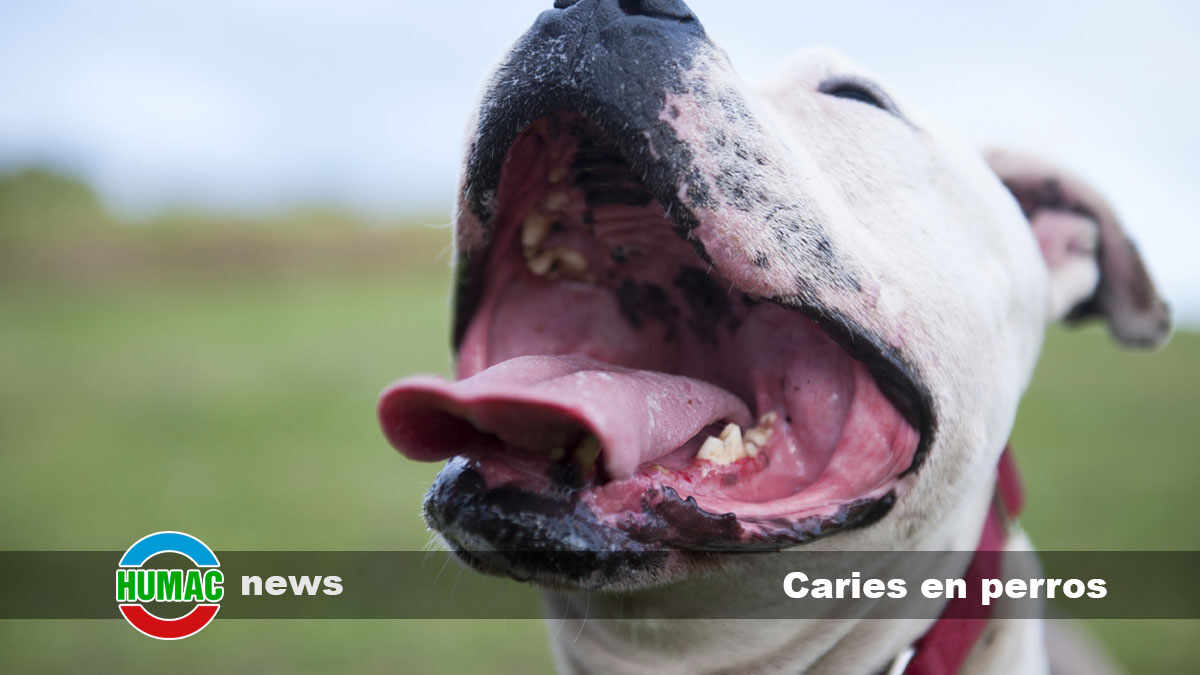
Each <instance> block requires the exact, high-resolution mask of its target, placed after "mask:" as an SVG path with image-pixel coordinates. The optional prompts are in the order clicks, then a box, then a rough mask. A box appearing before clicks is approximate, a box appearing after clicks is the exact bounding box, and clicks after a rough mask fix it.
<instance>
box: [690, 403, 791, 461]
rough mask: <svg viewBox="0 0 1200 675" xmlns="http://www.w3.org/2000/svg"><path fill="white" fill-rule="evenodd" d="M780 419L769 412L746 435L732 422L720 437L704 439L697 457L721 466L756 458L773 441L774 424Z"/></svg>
mask: <svg viewBox="0 0 1200 675" xmlns="http://www.w3.org/2000/svg"><path fill="white" fill-rule="evenodd" d="M778 418H779V416H778V415H777V414H775V413H773V412H769V413H767V414H765V415H763V416H762V417H760V418H759V420H758V426H753V427H750V428H749V429H747V430H746V432H745V433H744V434H743V433H742V428H741V427H739V426H738V425H736V424H733V423H732V422H731V423H729V424H726V425H725V428H724V429H722V430H721V433H720V435H719V436H709V437H708V438H706V439H704V442H703V443H701V444H700V451H699V452H697V453H696V457H697V458H698V459H702V460H704V461H707V462H712V463H713V464H717V465H719V466H725V465H728V464H732V463H734V462H736V461H738V460H739V459H742V458H745V457H756V456H758V452H759V450H761V449H762V448H764V447H766V445H767V442H768V441H770V440H771V432H772V428H773V424H774V423H775V420H776V419H778Z"/></svg>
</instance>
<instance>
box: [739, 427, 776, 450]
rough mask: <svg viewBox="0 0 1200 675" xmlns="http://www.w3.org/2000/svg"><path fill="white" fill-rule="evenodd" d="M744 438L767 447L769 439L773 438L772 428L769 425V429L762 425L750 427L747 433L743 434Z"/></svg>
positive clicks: (747, 441)
mask: <svg viewBox="0 0 1200 675" xmlns="http://www.w3.org/2000/svg"><path fill="white" fill-rule="evenodd" d="M743 439H744V440H745V442H746V443H753V444H754V445H757V446H758V447H760V448H762V447H765V446H766V445H767V441H768V440H770V439H771V430H770V428H769V427H768V428H767V429H763V428H762V427H750V428H749V429H747V430H746V433H745V434H743Z"/></svg>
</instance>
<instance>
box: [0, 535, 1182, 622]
mask: <svg viewBox="0 0 1200 675" xmlns="http://www.w3.org/2000/svg"><path fill="white" fill-rule="evenodd" d="M217 555H218V557H219V558H220V566H219V568H215V569H219V574H215V575H214V574H213V573H211V572H208V570H211V569H214V568H205V569H197V570H196V571H195V573H194V574H191V575H189V574H188V573H187V572H188V570H189V569H194V568H195V567H196V566H195V565H193V564H192V562H191V561H190V560H188V559H187V558H184V557H183V556H179V555H174V554H164V555H159V556H156V557H155V558H154V559H152V560H150V561H148V562H147V563H146V564H145V565H143V566H142V567H140V568H134V567H129V568H123V569H122V570H121V571H120V572H118V561H119V560H120V558H121V553H120V552H116V551H111V552H105V551H4V552H0V594H2V602H0V618H5V619H112V618H119V617H120V613H119V610H118V596H119V594H121V593H125V595H126V597H124V601H125V603H126V604H131V603H135V604H141V605H142V606H143V607H145V609H146V610H149V611H150V612H151V613H153V614H154V615H156V616H159V617H162V618H167V619H170V618H176V617H180V616H183V615H185V614H187V612H188V611H189V610H190V609H192V608H193V607H194V606H195V605H196V604H197V602H219V604H220V613H219V616H218V618H220V619H529V618H542V617H544V616H546V615H547V612H548V611H549V612H550V613H552V614H553V615H554V616H559V617H563V616H565V617H578V618H583V617H587V618H589V619H614V618H631V617H647V616H652V617H657V618H714V619H721V618H724V619H733V618H745V619H773V618H931V617H935V616H938V615H940V614H942V613H943V611H944V610H945V608H946V606H947V597H948V595H953V594H955V593H957V592H962V593H964V594H965V595H966V596H967V598H968V599H969V600H970V602H968V603H966V604H965V606H966V607H967V609H965V610H963V611H964V612H965V613H964V616H967V615H969V614H970V612H971V611H972V610H971V609H970V606H971V605H974V606H979V605H981V604H986V605H987V607H988V610H987V611H988V612H989V613H990V614H991V615H992V616H995V617H999V618H1022V617H1030V616H1039V615H1041V614H1042V613H1046V612H1049V613H1052V614H1053V615H1055V616H1073V617H1078V618H1116V619H1137V618H1154V619H1196V618H1200V584H1198V583H1197V581H1196V573H1197V570H1200V552H1195V551H1184V552H1148V551H1121V552H1113V551H1042V552H1038V553H1036V554H1027V553H1006V554H991V555H994V556H995V557H996V560H994V561H990V562H992V563H994V564H986V565H983V566H982V569H988V570H995V573H993V574H990V575H983V576H977V577H971V576H970V575H965V574H964V570H966V569H967V566H968V563H971V562H972V556H973V555H975V554H974V553H948V552H855V553H846V552H837V553H810V552H784V553H776V554H706V555H705V556H704V557H703V558H702V559H693V560H691V561H690V562H689V563H688V564H689V565H694V566H695V574H693V575H692V576H690V577H689V578H688V579H687V580H686V581H683V582H680V583H677V584H674V585H671V586H664V587H659V588H656V589H653V590H651V591H643V592H640V593H639V594H637V595H636V596H634V595H629V594H621V593H612V592H605V591H587V592H585V591H559V592H555V593H553V594H551V595H550V596H548V597H543V596H542V595H541V594H540V593H539V592H538V591H537V590H536V589H535V588H534V587H533V586H531V585H530V584H527V583H519V582H516V581H513V580H509V579H500V578H495V577H490V576H485V575H481V574H479V573H477V572H475V571H473V570H471V569H469V568H466V567H464V565H463V564H462V563H460V562H459V561H458V560H457V559H456V558H455V557H454V556H452V555H450V554H447V553H444V552H416V551H224V552H221V551H218V552H217ZM520 555H522V556H523V559H525V560H526V561H528V562H529V563H530V564H529V568H530V569H535V570H536V569H538V566H539V565H544V566H546V568H547V569H550V568H560V569H561V568H562V567H563V566H570V565H573V564H584V563H586V554H579V553H522V554H520ZM982 555H988V554H982ZM580 556H582V557H580ZM576 557H579V559H578V560H577V559H576ZM609 560H611V558H610V559H609ZM975 562H976V563H978V562H979V559H978V558H976V559H975ZM985 562H986V561H985ZM635 563H636V564H639V565H644V564H645V560H644V559H639V560H636V561H635V560H632V559H631V561H630V564H631V565H632V564H635ZM976 569H979V568H978V567H976ZM171 570H182V571H181V572H177V573H175V572H172V571H171ZM701 570H707V572H702V571H701ZM713 570H722V571H721V573H719V574H718V573H713V572H712V571H713ZM205 573H207V575H206V574H205ZM122 584H124V587H122ZM205 584H207V585H205ZM139 593H141V594H143V595H142V596H141V597H140V598H139V596H138V594H139ZM198 594H203V595H204V598H202V599H199V600H198V598H199V597H200V595H198ZM217 595H219V596H220V597H219V598H216V597H215V596H217ZM1047 602H1048V603H1049V604H1050V608H1049V609H1048V610H1047V608H1046V607H1045V603H1047ZM958 604H960V605H963V604H964V603H958ZM952 606H953V605H952ZM547 607H551V608H552V610H548V609H547Z"/></svg>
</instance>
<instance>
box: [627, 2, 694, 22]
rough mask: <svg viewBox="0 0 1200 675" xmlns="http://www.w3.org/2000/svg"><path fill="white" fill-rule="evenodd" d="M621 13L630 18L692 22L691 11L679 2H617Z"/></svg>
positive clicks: (692, 15)
mask: <svg viewBox="0 0 1200 675" xmlns="http://www.w3.org/2000/svg"><path fill="white" fill-rule="evenodd" d="M617 4H618V5H619V6H620V7H621V11H622V12H625V13H626V14H629V15H631V16H651V17H656V18H659V19H675V20H676V21H692V20H694V19H695V18H696V16H695V15H694V14H692V10H691V9H689V8H688V6H687V5H686V4H684V3H683V2H681V1H680V0H618V2H617Z"/></svg>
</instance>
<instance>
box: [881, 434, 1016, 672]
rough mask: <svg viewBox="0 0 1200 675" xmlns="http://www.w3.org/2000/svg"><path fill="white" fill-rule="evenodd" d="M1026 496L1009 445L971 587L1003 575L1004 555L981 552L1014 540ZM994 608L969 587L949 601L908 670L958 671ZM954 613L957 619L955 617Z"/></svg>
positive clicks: (971, 571)
mask: <svg viewBox="0 0 1200 675" xmlns="http://www.w3.org/2000/svg"><path fill="white" fill-rule="evenodd" d="M1024 502H1025V495H1024V492H1023V490H1022V489H1021V476H1020V475H1019V474H1018V473H1017V465H1016V462H1014V461H1013V458H1012V453H1011V452H1010V451H1009V448H1008V446H1005V447H1004V452H1003V453H1001V455H1000V463H999V464H998V465H997V467H996V497H995V500H994V503H993V507H992V508H991V509H989V510H988V517H987V520H986V521H984V524H983V533H982V534H981V535H980V537H979V545H978V546H976V547H975V556H974V557H973V558H972V559H971V564H970V565H968V566H967V571H966V573H965V574H964V578H965V579H966V582H967V588H968V589H978V588H980V586H981V580H982V579H983V578H985V577H990V578H997V577H999V576H1001V574H1000V556H995V555H980V552H981V551H1002V550H1004V545H1005V542H1006V540H1007V539H1008V536H1007V530H1008V522H1009V520H1011V519H1012V518H1015V517H1016V516H1017V514H1018V513H1020V512H1021V507H1022V506H1023V505H1024ZM991 615H992V611H991V607H986V606H983V605H982V603H980V602H979V598H978V597H976V596H975V595H973V594H972V593H970V592H968V594H967V597H966V598H956V599H954V600H951V601H950V602H949V603H947V604H946V608H945V609H944V610H942V616H941V617H940V618H939V619H938V620H937V621H936V622H934V624H933V626H931V627H930V628H929V630H928V631H927V632H926V633H925V635H923V636H921V638H920V639H919V640H917V641H916V643H914V644H913V649H914V653H913V656H912V658H911V659H910V660H909V662H908V666H907V667H906V668H905V669H904V675H953V674H954V673H957V672H958V670H959V668H961V667H962V664H963V662H964V661H966V660H967V654H969V653H970V652H971V648H972V647H974V646H975V643H976V642H977V641H978V640H979V636H980V635H982V634H983V629H984V628H986V627H987V623H988V621H989V620H990V619H991ZM950 617H954V618H950Z"/></svg>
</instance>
